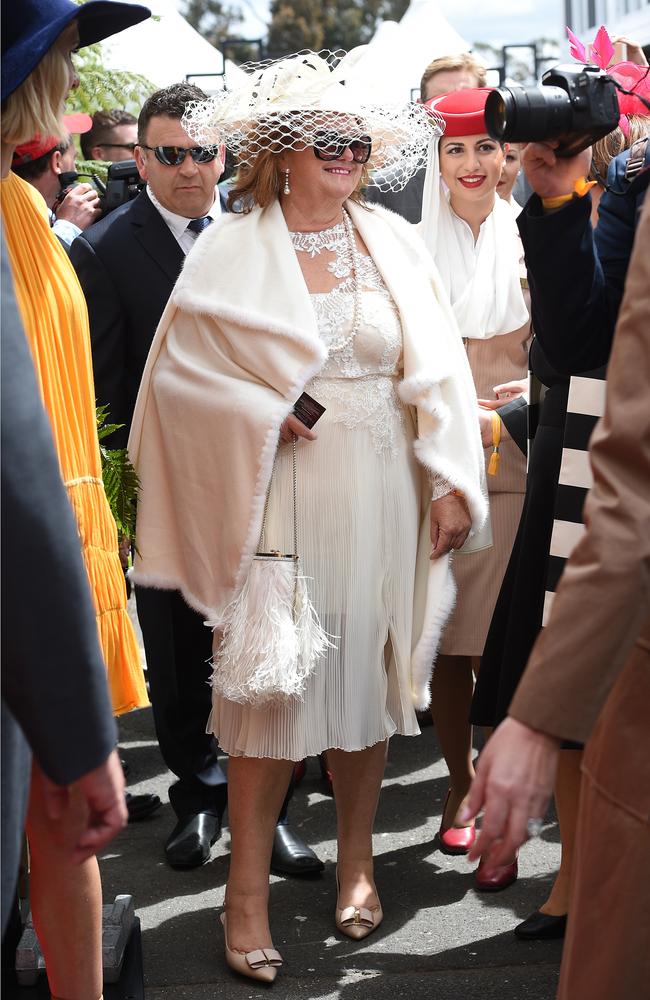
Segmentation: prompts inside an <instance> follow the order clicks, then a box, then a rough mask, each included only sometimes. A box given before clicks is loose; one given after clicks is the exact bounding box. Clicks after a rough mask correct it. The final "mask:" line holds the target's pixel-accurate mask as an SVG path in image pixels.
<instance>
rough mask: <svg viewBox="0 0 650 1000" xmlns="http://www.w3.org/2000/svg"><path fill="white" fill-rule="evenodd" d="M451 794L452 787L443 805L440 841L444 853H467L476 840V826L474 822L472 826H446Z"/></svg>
mask: <svg viewBox="0 0 650 1000" xmlns="http://www.w3.org/2000/svg"><path fill="white" fill-rule="evenodd" d="M450 795H451V788H450V789H449V791H448V792H447V797H446V799H445V804H444V806H443V807H442V818H441V821H440V830H439V831H438V842H439V847H440V850H441V851H442V853H443V854H467V852H468V851H469V849H470V847H471V846H472V844H473V843H474V841H475V840H476V827H475V826H474V824H473V823H472V824H471V825H470V826H458V827H456V826H450V827H447V829H445V828H444V826H443V824H444V820H445V812H446V810H447V803H448V802H449V796H450Z"/></svg>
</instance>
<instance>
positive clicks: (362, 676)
mask: <svg viewBox="0 0 650 1000" xmlns="http://www.w3.org/2000/svg"><path fill="white" fill-rule="evenodd" d="M376 378H377V380H378V381H377V382H376V383H374V385H372V386H370V385H369V380H368V379H365V380H362V379H360V380H358V382H359V386H358V391H359V392H360V393H364V392H366V393H367V392H368V391H372V392H373V394H374V395H373V400H374V402H375V404H376V399H377V391H378V390H380V391H381V393H383V394H384V395H385V397H386V408H385V412H384V413H381V412H380V413H378V412H377V408H376V405H375V406H374V411H373V416H372V422H371V423H364V422H363V421H361V422H359V420H358V417H357V418H356V419H355V418H353V419H350V420H348V419H347V416H346V409H347V410H348V411H349V407H350V393H351V392H352V393H354V392H355V391H356V387H354V386H353V385H351V381H354V380H347V379H346V380H324V379H319V380H318V386H317V388H315V389H314V390H313V395H314V396H316V398H318V399H319V400H320V401H321V402H322V403H323V404H324V405H325V406H326V407H327V410H326V412H325V414H324V415H323V417H322V418H321V419H320V421H319V422H318V424H317V425H316V428H315V430H316V432H317V434H318V439H317V440H316V441H314V442H307V441H303V440H300V441H299V442H298V446H297V493H298V504H297V509H298V515H299V539H298V552H299V556H300V563H301V569H302V572H303V574H304V575H305V576H306V577H308V578H309V580H308V583H309V590H310V594H311V598H312V601H313V604H314V606H315V608H316V610H317V612H318V615H319V617H320V620H321V623H322V625H323V627H324V628H325V629H326V630H327V632H328V633H329V634H330V636H332V637H333V638H332V642H333V648H331V649H329V650H328V651H327V653H326V654H325V655H324V656H323V657H322V658H321V659H320V660H319V661H318V663H317V665H316V669H315V671H314V673H313V674H312V676H311V677H310V678H309V680H308V682H307V687H306V690H305V694H304V698H303V699H302V700H297V699H294V700H291V701H289V702H286V703H283V704H280V705H273V706H271V707H265V708H260V709H255V708H251V707H249V706H246V705H239V704H236V703H234V702H231V701H227V700H226V699H224V698H222V697H220V696H219V695H217V694H216V693H215V694H214V696H213V710H212V714H211V717H210V722H209V724H208V731H210V732H214V734H215V736H216V737H217V739H218V740H219V744H220V745H221V747H222V748H223V749H224V750H225V751H227V752H228V753H229V754H234V755H238V756H246V757H272V758H282V759H288V760H296V761H297V760H302V759H303V758H304V757H307V756H310V755H315V754H318V753H320V752H321V751H323V750H328V749H330V748H340V749H342V750H348V751H353V750H362V749H364V748H365V747H369V746H372V745H374V744H375V743H378V742H379V741H380V740H384V739H387V738H388V737H390V736H392V735H393V734H394V733H400V734H402V735H407V736H414V735H417V734H418V733H419V728H418V724H417V719H416V716H415V712H414V709H413V705H412V701H411V694H410V659H411V646H412V635H411V633H412V618H413V598H414V586H415V564H416V554H417V543H418V528H419V516H420V503H421V501H420V497H421V489H422V478H421V471H420V469H419V468H418V466H417V463H416V461H415V458H414V456H413V436H414V432H413V422H412V418H411V416H410V413H409V412H408V411H406V410H404V409H403V408H402V405H401V403H400V402H399V400H398V398H397V394H396V388H395V386H396V379H395V378H394V377H390V376H376ZM341 382H343V383H345V385H343V386H342V385H341ZM373 382H374V379H373ZM337 383H338V384H337ZM362 383H363V384H362ZM341 390H343V391H341ZM308 391H310V392H311V391H312V390H311V389H308ZM398 410H399V414H398V418H397V419H396V414H397V413H398ZM378 418H379V419H378ZM382 420H383V425H382ZM386 432H389V433H386ZM292 480H293V477H292V456H291V446H290V445H281V446H280V448H279V450H278V454H277V456H276V461H275V469H274V473H273V481H272V486H271V492H270V498H269V507H268V515H267V529H266V543H265V547H267V548H268V547H271V548H278V549H281V550H282V551H290V550H291V547H292V537H293V527H292V524H293V521H292V509H293V507H292V503H293V501H292V490H293V485H292Z"/></svg>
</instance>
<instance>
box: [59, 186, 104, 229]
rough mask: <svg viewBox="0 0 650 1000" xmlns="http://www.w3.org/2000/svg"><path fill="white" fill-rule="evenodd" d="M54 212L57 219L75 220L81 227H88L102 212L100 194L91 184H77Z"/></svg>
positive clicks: (76, 224) (75, 223)
mask: <svg viewBox="0 0 650 1000" xmlns="http://www.w3.org/2000/svg"><path fill="white" fill-rule="evenodd" d="M54 214H55V215H56V217H57V219H65V220H66V221H67V222H73V223H74V225H75V226H79V229H88V226H90V225H92V223H93V222H95V220H96V219H98V218H99V216H100V215H101V214H102V210H101V206H100V204H99V195H98V194H97V191H96V190H95V188H94V187H92V185H90V184H75V185H74V187H71V188H70V190H69V191H68V193H67V195H66V196H65V198H64V199H63V201H62V202H61V204H60V205H59V206H58V207H57V209H56V211H55V213H54Z"/></svg>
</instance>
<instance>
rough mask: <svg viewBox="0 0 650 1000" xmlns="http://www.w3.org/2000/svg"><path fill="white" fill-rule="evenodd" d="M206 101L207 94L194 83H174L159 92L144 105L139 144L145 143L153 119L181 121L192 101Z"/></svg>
mask: <svg viewBox="0 0 650 1000" xmlns="http://www.w3.org/2000/svg"><path fill="white" fill-rule="evenodd" d="M206 99H207V94H204V93H203V91H202V90H201V89H200V87H195V86H194V84H193V83H172V85H171V86H170V87H163V89H162V90H157V91H156V92H155V94H152V95H151V97H148V98H147V100H146V101H145V102H144V104H143V105H142V111H141V112H140V115H139V117H138V142H140V143H144V141H145V139H146V132H147V125H148V124H149V122H150V121H151V119H152V118H156V117H157V116H158V115H166V116H167V118H176V119H178V120H179V121H180V119H181V118H182V117H183V115H184V114H185V108H186V107H187V105H188V104H189V103H190V101H205V100H206Z"/></svg>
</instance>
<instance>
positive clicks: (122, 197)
mask: <svg viewBox="0 0 650 1000" xmlns="http://www.w3.org/2000/svg"><path fill="white" fill-rule="evenodd" d="M144 185H145V182H144V181H143V180H142V178H141V177H140V174H139V173H138V168H137V167H136V165H135V160H121V161H119V162H118V163H111V165H110V167H109V168H108V178H107V180H106V193H105V194H104V195H103V197H102V208H103V210H104V215H107V214H108V212H112V211H113V209H114V208H119V207H120V205H125V204H126V202H127V201H131V200H132V199H133V198H136V197H137V196H138V195H139V194H140V192H141V191H142V188H143V187H144Z"/></svg>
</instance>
